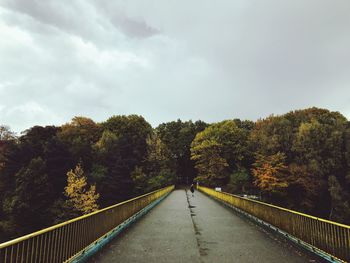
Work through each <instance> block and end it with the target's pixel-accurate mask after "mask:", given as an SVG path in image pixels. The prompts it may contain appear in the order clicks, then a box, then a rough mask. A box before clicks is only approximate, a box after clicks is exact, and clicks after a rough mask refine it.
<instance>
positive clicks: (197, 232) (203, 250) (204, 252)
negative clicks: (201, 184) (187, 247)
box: [185, 189, 209, 262]
mask: <svg viewBox="0 0 350 263" xmlns="http://www.w3.org/2000/svg"><path fill="white" fill-rule="evenodd" d="M185 193H186V199H187V203H188V209H189V210H190V215H191V220H192V224H193V229H194V233H195V236H196V240H197V247H198V250H199V255H200V258H199V260H200V262H204V261H203V259H202V257H204V256H207V255H208V253H207V252H208V250H209V249H208V248H206V247H204V246H203V245H204V244H205V243H208V242H205V241H203V240H201V239H200V236H201V230H200V228H199V227H198V224H197V223H196V222H195V220H194V217H195V216H196V213H195V211H194V210H193V209H194V208H196V206H194V205H192V204H191V201H190V195H189V194H188V191H187V189H185Z"/></svg>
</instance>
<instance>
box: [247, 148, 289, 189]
mask: <svg viewBox="0 0 350 263" xmlns="http://www.w3.org/2000/svg"><path fill="white" fill-rule="evenodd" d="M285 159H286V157H285V155H284V154H283V153H280V152H278V153H277V154H274V155H270V156H264V155H261V154H259V155H257V157H256V161H255V163H254V164H253V167H254V168H253V169H252V173H253V176H254V178H255V180H254V184H255V185H256V186H257V187H259V189H260V190H261V191H262V192H263V193H266V194H268V195H269V196H271V195H273V194H276V193H281V192H283V191H284V190H285V188H287V187H288V181H287V178H286V170H287V166H286V165H285V163H284V162H285Z"/></svg>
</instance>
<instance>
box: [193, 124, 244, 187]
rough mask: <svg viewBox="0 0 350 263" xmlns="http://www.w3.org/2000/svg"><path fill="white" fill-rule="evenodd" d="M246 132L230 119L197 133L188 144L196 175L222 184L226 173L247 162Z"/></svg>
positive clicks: (224, 182)
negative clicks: (190, 143)
mask: <svg viewBox="0 0 350 263" xmlns="http://www.w3.org/2000/svg"><path fill="white" fill-rule="evenodd" d="M248 134H249V133H248V132H247V131H246V130H244V129H242V128H239V127H238V126H237V124H236V123H235V121H230V120H229V121H223V122H220V123H216V124H212V125H210V126H209V127H207V128H206V129H205V130H203V131H202V132H200V133H198V134H197V135H196V137H195V139H194V140H193V142H192V145H191V156H192V157H191V159H192V160H194V161H195V167H196V168H197V170H198V173H199V177H200V178H201V179H202V180H203V179H205V180H206V181H207V182H208V183H209V184H210V185H214V184H220V185H223V184H226V183H227V182H228V179H229V174H230V173H232V172H233V171H235V170H238V169H240V168H241V167H243V166H244V164H245V163H247V162H246V157H247V156H248V145H247V141H248Z"/></svg>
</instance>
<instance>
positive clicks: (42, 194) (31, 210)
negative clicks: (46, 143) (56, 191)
mask: <svg viewBox="0 0 350 263" xmlns="http://www.w3.org/2000/svg"><path fill="white" fill-rule="evenodd" d="M15 178H16V185H15V191H14V192H13V193H12V194H11V195H9V196H8V197H7V198H6V200H5V201H4V210H5V212H6V214H7V216H8V218H9V219H10V220H12V222H13V223H14V224H15V226H17V229H16V234H21V235H22V234H25V233H29V232H32V231H34V230H37V229H39V228H42V227H44V226H47V225H48V223H49V222H50V218H49V207H50V200H48V199H47V196H49V193H50V191H51V186H50V182H49V181H48V175H47V173H46V164H45V161H44V160H43V159H42V158H40V157H38V158H34V159H32V160H31V161H30V163H29V164H28V166H26V167H23V168H22V169H21V170H20V171H19V172H18V173H17V174H16V175H15Z"/></svg>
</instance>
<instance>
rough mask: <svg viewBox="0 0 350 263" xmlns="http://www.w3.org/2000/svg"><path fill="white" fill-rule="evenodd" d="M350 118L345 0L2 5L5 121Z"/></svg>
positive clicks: (45, 0)
mask: <svg viewBox="0 0 350 263" xmlns="http://www.w3.org/2000/svg"><path fill="white" fill-rule="evenodd" d="M311 106H317V107H324V108H328V109H330V110H335V111H340V112H341V113H342V114H344V115H345V116H346V117H348V118H349V117H350V1H349V0H286V1H281V0H274V1H272V0H264V1H261V0H236V1H231V0H226V1H223V0H217V1H212V0H207V1H206V0H190V1H189V0H167V1H164V0H148V1H136V0H135V1H111V0H76V1H75V0H55V1H53V0H42V1H39V0H36V1H35V0H0V124H7V125H9V126H10V127H11V128H12V129H13V130H15V131H16V132H19V131H22V130H24V129H26V128H29V127H31V126H33V125H37V124H38V125H49V124H55V125H59V124H62V123H65V122H68V121H69V120H70V119H71V118H72V117H74V116H77V115H82V116H87V117H91V118H93V119H94V120H95V121H102V120H105V119H107V118H108V117H110V116H111V115H118V114H140V115H143V116H144V117H145V118H146V120H148V121H149V122H150V123H151V124H152V125H153V126H156V125H157V124H159V123H161V122H166V121H171V120H176V119H177V118H181V119H183V120H188V119H193V120H197V119H202V120H204V121H207V122H214V121H220V120H224V119H229V118H242V119H251V120H256V119H258V118H260V117H266V116H268V115H270V114H272V113H274V114H281V113H285V112H288V111H290V110H293V109H300V108H306V107H311Z"/></svg>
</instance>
